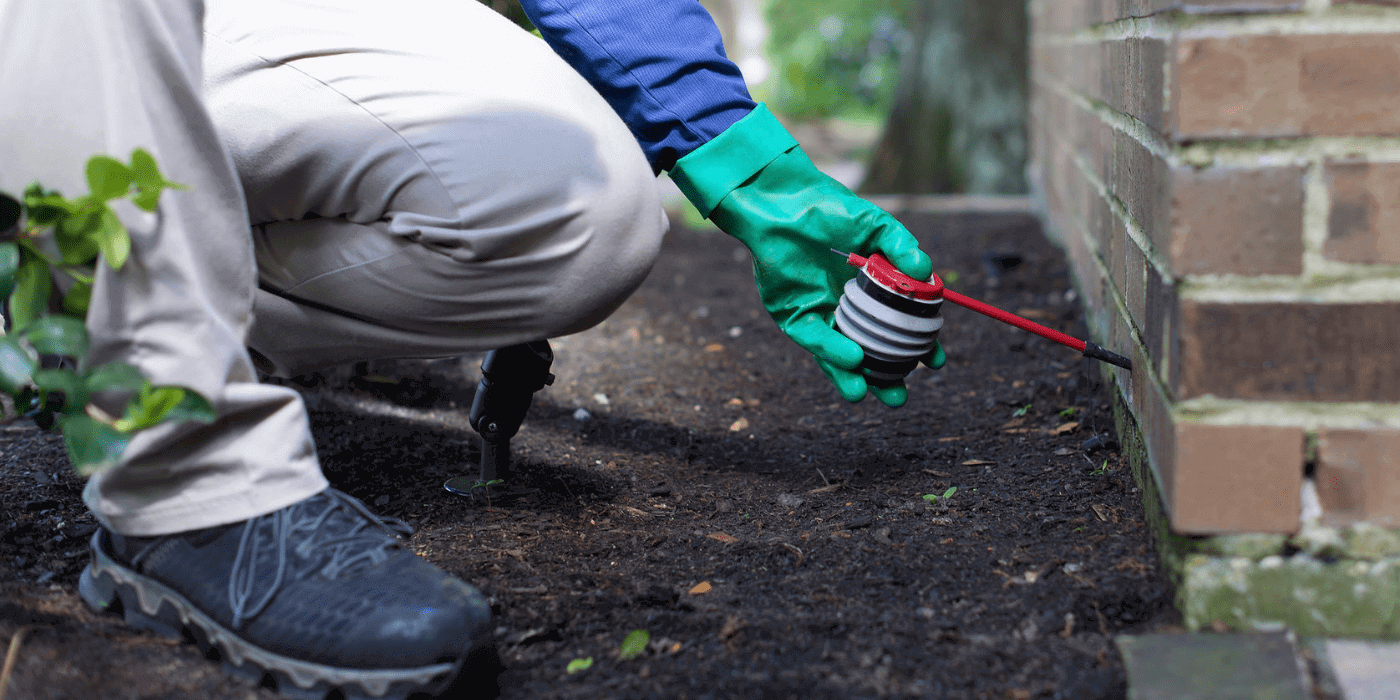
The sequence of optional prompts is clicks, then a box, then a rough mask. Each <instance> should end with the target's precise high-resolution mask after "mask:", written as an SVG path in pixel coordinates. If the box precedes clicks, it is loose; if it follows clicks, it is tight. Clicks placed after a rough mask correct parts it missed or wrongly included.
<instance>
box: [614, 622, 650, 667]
mask: <svg viewBox="0 0 1400 700" xmlns="http://www.w3.org/2000/svg"><path fill="white" fill-rule="evenodd" d="M650 641H651V633H649V632H647V631H646V630H632V632H631V633H630V634H628V635H627V638H626V639H624V640H622V648H620V649H618V651H617V658H619V659H622V660H623V661H631V660H632V659H635V658H637V657H638V656H641V655H642V652H644V651H646V650H647V643H648V642H650Z"/></svg>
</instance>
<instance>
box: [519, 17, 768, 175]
mask: <svg viewBox="0 0 1400 700" xmlns="http://www.w3.org/2000/svg"><path fill="white" fill-rule="evenodd" d="M520 5H521V7H522V8H524V10H525V14H527V15H528V16H529V17H530V20H531V21H532V22H534V23H535V26H536V27H538V28H539V30H540V34H541V35H542V36H544V39H545V41H547V42H549V45H550V46H551V47H553V49H554V50H555V52H556V53H558V54H559V55H560V56H562V57H563V58H564V60H565V61H567V62H568V63H569V64H570V65H572V66H573V67H574V70H577V71H578V72H579V73H580V74H582V75H583V77H584V78H586V79H587V80H588V82H589V83H591V84H592V85H593V87H594V88H595V89H597V90H598V92H599V93H601V94H602V95H603V97H604V99H606V100H607V101H608V103H609V104H611V105H612V108H613V109H614V110H615V111H616V112H617V113H618V115H620V116H621V117H622V120H623V121H624V122H626V123H627V125H628V126H629V127H630V128H631V129H632V133H633V134H634V135H636V137H637V141H638V143H640V144H641V146H642V151H643V152H645V153H646V156H647V159H648V160H650V161H651V165H652V168H653V169H655V170H656V171H657V172H660V171H662V170H669V169H671V167H672V166H673V165H675V164H676V161H677V160H678V159H680V158H681V157H683V156H685V155H686V154H688V153H690V152H691V151H693V150H695V149H696V148H699V147H700V146H702V145H704V144H705V143H706V142H708V141H709V140H710V139H712V138H714V137H716V136H718V135H719V134H720V133H721V132H723V131H724V130H725V129H727V128H729V126H730V125H731V124H733V123H734V122H736V121H738V120H740V119H742V118H743V117H744V116H746V115H747V114H748V113H749V112H750V111H752V110H753V108H754V106H755V105H754V101H753V98H751V97H750V96H749V91H748V88H747V87H746V86H745V85H744V78H743V76H742V75H741V74H740V73H739V68H738V66H735V65H734V63H733V62H732V61H730V60H729V58H728V57H726V56H725V54H724V46H723V42H722V41H721V40H720V34H719V29H718V28H717V27H716V26H715V23H714V20H713V19H711V17H710V14H709V13H708V12H706V11H705V8H703V7H701V6H700V3H699V2H698V0H520Z"/></svg>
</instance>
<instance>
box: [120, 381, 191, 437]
mask: <svg viewBox="0 0 1400 700" xmlns="http://www.w3.org/2000/svg"><path fill="white" fill-rule="evenodd" d="M184 398H185V390H184V389H181V388H180V387H173V386H164V387H156V386H152V385H151V384H146V385H144V386H142V387H141V391H139V392H137V394H136V395H135V396H133V397H131V401H130V402H128V403H127V405H126V414H125V415H123V416H122V417H121V419H120V420H118V421H117V422H116V423H113V424H112V427H114V428H116V429H117V430H120V431H122V432H123V433H134V432H136V431H138V430H145V429H146V428H149V427H151V426H154V425H156V424H158V423H160V421H161V419H162V418H164V417H165V414H166V413H169V412H170V411H171V410H172V409H174V408H175V406H176V405H178V404H179V403H180V402H181V401H182V400H184Z"/></svg>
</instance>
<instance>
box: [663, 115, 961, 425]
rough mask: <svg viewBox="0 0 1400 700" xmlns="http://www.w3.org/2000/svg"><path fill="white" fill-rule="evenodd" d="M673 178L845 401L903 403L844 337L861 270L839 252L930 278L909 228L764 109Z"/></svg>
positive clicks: (682, 164)
mask: <svg viewBox="0 0 1400 700" xmlns="http://www.w3.org/2000/svg"><path fill="white" fill-rule="evenodd" d="M670 174H671V179H672V180H673V181H675V183H676V185H677V186H678V187H680V189H681V192H683V193H685V196H686V197H687V198H688V199H689V200H690V201H691V203H693V204H694V205H695V206H696V208H697V209H699V210H700V214H701V215H703V216H704V217H706V218H708V219H710V220H711V221H712V222H714V224H715V225H716V226H718V227H719V228H720V230H722V231H724V232H726V233H728V234H729V235H731V236H733V237H735V238H737V239H739V241H740V242H742V243H743V244H744V245H745V246H747V247H748V249H749V251H750V252H751V253H753V259H754V281H755V282H756V283H757V285H758V294H759V298H760V299H761V300H762V301H763V306H764V308H766V309H767V310H768V314H769V315H771V316H772V317H773V320H774V321H777V323H778V327H779V328H781V329H782V330H783V332H784V333H786V334H787V335H788V337H789V338H792V339H793V341H794V342H796V343H797V344H798V345H800V346H802V347H803V348H804V349H806V350H807V351H808V352H810V353H812V354H813V355H815V356H816V358H817V364H818V365H819V366H820V367H821V369H822V371H823V372H825V373H826V376H827V378H829V379H830V380H831V383H832V384H834V385H835V386H836V389H837V390H838V391H840V392H841V396H842V397H844V398H845V399H846V400H847V401H851V402H856V401H860V400H861V399H863V398H865V394H866V392H867V390H869V391H870V392H871V393H873V394H875V398H877V399H879V400H880V402H881V403H884V404H885V405H887V406H891V407H898V406H902V405H904V402H905V401H907V400H908V397H909V394H908V391H907V390H906V389H905V387H904V384H903V383H902V382H901V383H899V384H897V385H895V386H890V387H870V386H867V384H866V381H865V377H864V376H863V375H862V374H861V373H860V371H859V370H858V367H859V366H860V363H861V360H863V359H864V358H865V351H864V350H862V349H861V347H860V345H858V344H856V342H855V341H853V340H851V339H849V338H847V337H846V336H844V335H841V334H840V333H839V332H837V331H836V328H835V323H834V320H833V319H834V317H835V314H836V305H837V303H838V302H839V301H840V299H841V291H842V287H843V285H845V283H846V281H847V280H849V279H851V278H852V277H853V276H855V274H856V271H855V268H853V267H851V266H849V265H847V264H846V260H845V258H843V257H841V256H839V255H837V254H835V253H832V252H831V250H832V249H833V248H835V249H836V250H840V251H843V252H847V253H859V254H861V255H865V256H868V255H870V254H871V253H876V252H878V253H881V254H883V255H884V256H885V257H886V258H888V259H889V260H890V262H892V263H894V265H895V267H898V268H899V269H900V271H902V272H904V273H905V274H907V275H909V276H910V277H914V278H916V279H927V278H928V276H929V274H930V273H931V272H932V271H933V263H932V261H931V260H929V257H928V256H927V255H925V254H924V252H923V251H921V250H919V244H918V241H916V240H914V236H913V235H911V234H910V233H909V231H908V230H907V229H905V228H904V226H903V225H902V224H900V223H899V222H898V221H896V220H895V218H894V217H893V216H890V215H889V214H888V213H886V212H885V211H884V210H882V209H880V208H879V207H877V206H875V205H874V204H871V203H870V202H867V201H866V200H864V199H861V198H860V197H857V196H856V195H855V194H853V193H852V192H851V191H850V190H848V189H846V187H845V186H844V185H842V184H841V183H839V182H837V181H836V180H833V179H832V178H830V177H828V176H826V175H825V174H823V173H822V172H821V171H820V170H818V169H817V167H816V166H815V165H813V164H812V161H811V160H810V159H808V158H807V155H806V154H805V153H803V152H802V148H801V147H800V146H798V144H797V140H796V139H794V138H793V137H792V134H790V133H788V131H787V129H785V128H783V125H782V124H780V123H779V122H778V120H777V118H776V117H774V116H773V114H772V113H771V112H769V111H768V108H767V107H765V106H764V105H762V104H760V105H759V106H758V107H757V108H756V109H754V111H753V112H751V113H749V115H748V116H746V117H744V118H743V119H740V120H739V121H738V122H736V123H735V124H734V125H733V126H730V127H729V128H728V129H727V130H725V132H724V133H722V134H720V135H719V136H717V137H715V138H714V139H713V140H711V141H710V142H709V143H706V144H705V145H703V146H701V147H700V148H697V149H695V151H693V152H691V153H690V154H689V155H687V156H686V157H684V158H681V159H680V161H679V162H677V163H676V167H675V168H673V169H672V170H671V173H670ZM943 362H944V354H943V348H942V347H941V346H937V347H935V348H934V351H933V353H931V354H930V356H929V357H928V358H927V359H926V360H925V363H926V364H928V365H929V366H930V367H933V368H935V369H937V368H939V367H942V366H943Z"/></svg>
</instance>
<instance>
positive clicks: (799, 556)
mask: <svg viewBox="0 0 1400 700" xmlns="http://www.w3.org/2000/svg"><path fill="white" fill-rule="evenodd" d="M778 544H780V545H782V546H784V547H786V548H788V550H789V551H791V552H792V553H793V554H796V555H797V563H796V564H794V565H793V567H792V568H794V569H800V568H802V560H803V559H804V558H806V555H805V554H803V553H802V550H800V549H798V548H797V547H796V546H795V545H791V544H788V543H786V542H779V543H778Z"/></svg>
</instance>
